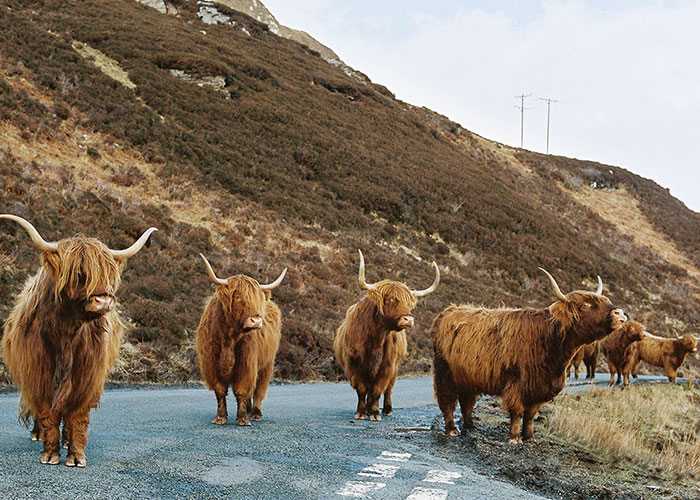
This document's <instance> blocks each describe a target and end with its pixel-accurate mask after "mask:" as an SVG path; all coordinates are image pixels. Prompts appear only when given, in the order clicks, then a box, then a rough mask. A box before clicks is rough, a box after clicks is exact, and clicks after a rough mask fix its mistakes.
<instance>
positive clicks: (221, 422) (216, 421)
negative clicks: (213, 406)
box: [211, 417, 228, 425]
mask: <svg viewBox="0 0 700 500" xmlns="http://www.w3.org/2000/svg"><path fill="white" fill-rule="evenodd" d="M226 422H228V419H227V418H226V417H216V418H215V419H214V420H212V421H211V423H212V424H216V425H226Z"/></svg>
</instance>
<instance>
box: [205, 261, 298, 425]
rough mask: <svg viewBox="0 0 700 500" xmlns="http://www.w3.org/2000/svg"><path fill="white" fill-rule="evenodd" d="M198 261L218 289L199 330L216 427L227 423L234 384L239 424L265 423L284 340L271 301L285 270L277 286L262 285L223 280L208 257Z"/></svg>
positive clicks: (233, 278)
mask: <svg viewBox="0 0 700 500" xmlns="http://www.w3.org/2000/svg"><path fill="white" fill-rule="evenodd" d="M199 256H200V257H201V258H202V260H203V261H204V265H205V266H206V267H207V273H208V274H209V277H210V278H211V280H212V281H213V282H214V283H216V284H217V285H219V286H218V287H217V289H216V293H215V294H214V295H212V296H211V297H210V298H209V300H208V302H207V305H206V307H205V308H204V313H203V314H202V319H201V320H200V321H199V327H198V328H197V357H198V358H199V369H200V371H201V372H202V379H204V382H205V383H206V384H207V387H209V389H211V390H213V391H214V394H215V395H216V402H217V410H216V417H215V418H214V420H213V421H212V424H218V425H224V424H225V423H226V422H227V421H228V413H227V410H226V393H227V392H228V387H229V385H230V386H231V387H232V389H233V394H234V395H235V396H236V401H237V403H238V411H237V413H236V425H250V420H251V419H252V420H255V421H258V420H262V408H261V405H262V402H263V399H265V395H266V394H267V388H268V386H269V385H270V378H271V377H272V370H273V369H274V366H275V356H276V355H277V349H278V348H279V345H280V338H281V336H282V313H281V312H280V309H279V307H277V304H275V303H274V302H273V301H272V300H271V299H270V291H271V290H272V289H273V288H277V287H278V286H279V285H280V283H282V280H283V279H284V275H285V273H286V272H287V268H286V267H285V268H284V270H283V271H282V274H280V276H279V278H277V279H276V280H275V281H274V282H273V283H270V284H269V285H261V284H259V283H258V282H257V281H255V280H254V279H253V278H249V277H248V276H244V275H242V274H237V275H236V276H231V277H230V278H227V279H219V278H217V277H216V274H214V271H213V270H212V268H211V265H209V261H207V259H206V258H205V257H204V255H202V254H199ZM251 398H252V401H251ZM249 412H250V416H249Z"/></svg>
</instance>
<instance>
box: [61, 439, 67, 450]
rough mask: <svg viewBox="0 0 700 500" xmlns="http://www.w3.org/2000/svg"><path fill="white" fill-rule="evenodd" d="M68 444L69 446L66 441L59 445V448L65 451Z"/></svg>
mask: <svg viewBox="0 0 700 500" xmlns="http://www.w3.org/2000/svg"><path fill="white" fill-rule="evenodd" d="M68 444H69V443H68V441H64V442H63V444H61V448H63V449H64V450H67V449H68Z"/></svg>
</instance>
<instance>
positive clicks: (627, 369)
mask: <svg viewBox="0 0 700 500" xmlns="http://www.w3.org/2000/svg"><path fill="white" fill-rule="evenodd" d="M697 350H698V340H697V339H696V338H695V337H694V336H693V335H691V334H689V333H686V334H685V335H683V336H682V337H676V338H675V339H666V338H663V337H657V336H656V335H651V334H650V333H647V332H644V337H643V338H642V340H640V341H639V342H636V343H634V344H632V345H631V346H630V347H629V348H628V349H627V352H626V353H625V360H624V366H623V368H622V373H623V375H624V377H625V385H626V386H629V381H630V378H629V376H630V373H632V375H633V376H634V377H635V378H636V376H637V367H638V366H639V363H640V362H642V361H646V362H647V363H649V364H650V365H653V366H659V367H661V368H663V369H664V372H665V373H666V376H667V377H668V380H669V381H671V382H675V381H676V375H677V374H678V369H679V368H680V367H681V365H682V364H683V362H684V361H685V357H686V356H687V355H688V353H691V352H693V353H694V352H697Z"/></svg>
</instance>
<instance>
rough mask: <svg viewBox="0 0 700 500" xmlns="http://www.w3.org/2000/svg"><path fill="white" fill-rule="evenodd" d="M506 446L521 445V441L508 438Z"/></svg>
mask: <svg viewBox="0 0 700 500" xmlns="http://www.w3.org/2000/svg"><path fill="white" fill-rule="evenodd" d="M508 444H523V442H522V440H521V439H520V438H519V437H517V438H508Z"/></svg>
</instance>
